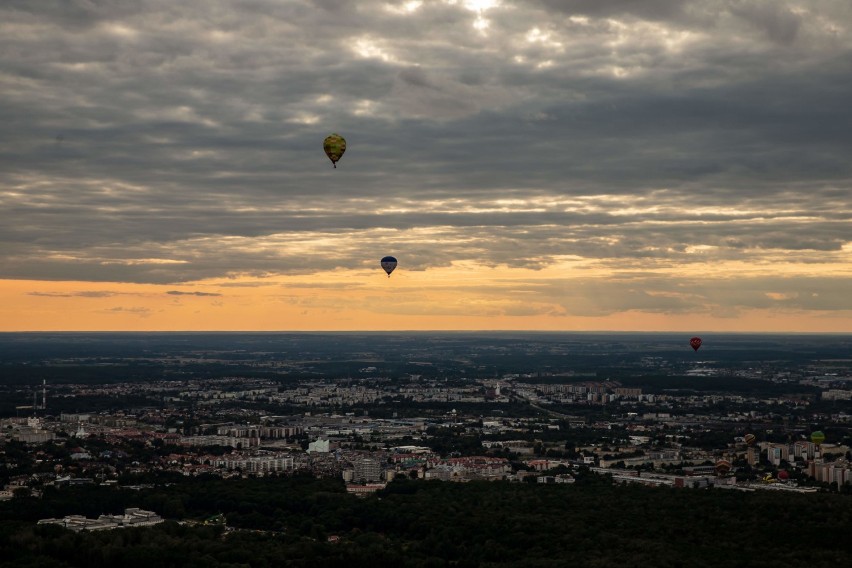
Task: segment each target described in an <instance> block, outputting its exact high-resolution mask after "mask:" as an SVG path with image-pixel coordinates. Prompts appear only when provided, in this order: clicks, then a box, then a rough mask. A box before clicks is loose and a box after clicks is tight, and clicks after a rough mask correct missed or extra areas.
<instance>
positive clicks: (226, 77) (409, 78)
mask: <svg viewBox="0 0 852 568" xmlns="http://www.w3.org/2000/svg"><path fill="white" fill-rule="evenodd" d="M850 100H852V4H850V3H849V2H848V1H847V0H798V1H796V0H793V1H790V2H783V3H782V2H776V1H774V0H699V1H695V2H682V1H679V0H648V1H643V2H633V1H627V0H611V1H602V0H596V1H592V0H559V1H556V0H529V1H525V2H522V1H516V2H511V1H508V0H503V1H500V0H491V1H485V0H480V1H474V0H466V1H465V0H432V1H429V0H423V1H419V2H418V1H406V2H399V1H387V2H385V1H373V0H364V1H359V2H348V1H334V0H315V1H308V0H284V1H281V0H242V1H236V2H208V1H204V2H202V1H201V0H186V1H182V2H169V1H165V0H138V1H135V2H132V3H127V2H119V1H94V0H74V1H60V0H9V1H6V2H3V3H2V5H0V122H2V124H3V125H4V128H2V129H0V278H3V279H31V280H84V281H92V282H129V283H157V284H168V285H175V284H180V283H186V282H193V281H199V280H204V279H210V278H225V277H235V276H241V275H251V276H253V277H266V276H271V275H281V274H295V275H304V274H311V273H315V272H318V271H324V270H330V269H335V268H338V269H343V270H361V269H365V268H370V269H373V270H378V259H379V258H381V257H382V256H384V255H385V254H394V255H395V256H397V258H399V259H400V268H404V269H405V270H415V271H425V270H430V269H435V268H438V267H447V266H450V265H451V264H452V263H454V262H455V263H475V264H476V265H478V266H485V267H507V268H534V269H536V270H544V269H546V268H550V269H553V268H555V267H559V266H562V265H564V263H566V261H568V260H571V261H576V262H578V263H580V264H577V265H573V268H571V269H570V270H569V269H566V270H567V272H566V273H565V278H566V279H567V280H570V281H572V282H574V283H575V284H577V285H576V286H572V287H571V290H572V292H571V294H569V295H567V296H566V294H565V292H564V291H563V288H562V287H561V286H560V285H559V284H553V285H552V286H551V285H544V286H536V287H533V288H532V289H530V290H528V291H527V292H526V294H527V295H528V296H531V297H533V298H535V300H534V301H532V302H530V303H528V304H527V307H525V308H523V309H522V311H523V310H528V309H532V308H529V306H530V305H538V306H541V307H540V309H541V310H542V311H545V312H552V311H553V310H554V309H555V310H556V311H557V312H558V311H559V310H560V309H562V308H558V307H557V308H554V307H553V306H554V305H557V306H562V305H563V304H564V306H565V307H564V309H565V310H566V313H574V314H580V315H582V314H581V312H584V311H585V312H589V313H595V314H598V313H605V312H607V311H609V312H612V311H618V310H631V309H636V310H650V311H654V310H661V311H663V312H670V311H675V312H676V311H678V310H687V309H696V308H694V306H696V305H700V306H705V308H701V309H710V308H707V306H710V305H711V304H712V305H714V306H729V307H730V310H732V312H735V311H736V310H737V309H738V306H744V305H748V306H751V307H756V308H762V307H767V308H773V309H774V308H778V307H786V308H787V309H790V310H827V311H831V310H849V309H850V305H849V302H848V301H847V300H846V299H845V298H846V294H844V292H843V291H844V290H848V289H849V286H850V281H851V280H850V279H852V231H850V226H852V222H851V221H852V219H850V217H852V191H851V190H850V188H852V184H850V180H852V160H850V159H849V157H850V156H852V134H850V133H852V111H850V105H849V101H850ZM331 132H340V133H341V134H343V135H344V136H345V137H346V138H347V141H348V149H347V152H346V155H345V156H344V157H343V159H342V160H341V161H340V163H339V164H338V169H336V170H334V169H332V167H331V164H330V162H328V160H327V159H326V157H325V156H324V155H323V153H322V150H321V144H322V139H323V138H324V137H325V136H326V135H327V134H329V133H331ZM581 265H582V266H581ZM744 267H750V268H744ZM583 270H587V271H588V270H593V271H598V272H596V274H598V276H597V277H594V278H592V277H586V276H585V275H584V273H583ZM749 270H753V271H752V272H749ZM602 274H605V275H606V280H605V281H603V282H602V281H601V278H603V276H601V275H602ZM702 281H704V282H708V281H709V282H713V287H712V290H710V289H701V282H702ZM696 287H697V288H696ZM684 289H687V290H691V292H688V293H687V292H684V291H683V290H684ZM696 289H699V291H696ZM489 290H490V292H487V293H486V294H496V295H498V296H499V295H500V294H502V288H501V287H500V286H499V285H493V286H491V287H490V288H489ZM35 293H37V294H38V293H41V294H56V292H39V291H36V292H35ZM166 293H167V294H170V295H173V296H179V295H196V296H201V295H216V294H218V292H184V291H169V292H166ZM483 293H485V292H483ZM595 293H600V294H601V295H602V297H603V296H605V297H606V298H607V299H606V300H600V301H598V300H597V299H595V298H596V296H595ZM78 295H79V294H78ZM503 299H504V300H506V298H503ZM504 303H506V305H509V304H511V302H508V300H507V302H504ZM418 305H419V306H420V304H418ZM501 305H502V304H501ZM578 305H583V306H584V308H583V309H582V310H580V309H579V308H578V307H577V306H578ZM690 306H693V307H690ZM417 309H418V310H422V309H423V308H422V306H421V307H418V308H417ZM507 309H510V308H507ZM512 309H513V308H512ZM518 309H521V308H518Z"/></svg>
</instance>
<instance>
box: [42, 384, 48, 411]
mask: <svg viewBox="0 0 852 568" xmlns="http://www.w3.org/2000/svg"><path fill="white" fill-rule="evenodd" d="M41 409H42V410H47V379H42V380H41Z"/></svg>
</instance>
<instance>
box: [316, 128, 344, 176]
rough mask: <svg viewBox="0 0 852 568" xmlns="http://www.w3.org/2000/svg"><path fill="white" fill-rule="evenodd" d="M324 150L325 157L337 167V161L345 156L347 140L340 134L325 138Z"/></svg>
mask: <svg viewBox="0 0 852 568" xmlns="http://www.w3.org/2000/svg"><path fill="white" fill-rule="evenodd" d="M322 149H323V150H325V155H326V156H328V159H329V160H331V163H332V164H334V167H335V168H336V167H337V161H338V160H339V159H340V158H341V157H342V156H343V152H345V151H346V140H345V139H344V138H343V136H341V135H340V134H336V133H335V134H331V135H329V136H326V137H325V140H323V141H322Z"/></svg>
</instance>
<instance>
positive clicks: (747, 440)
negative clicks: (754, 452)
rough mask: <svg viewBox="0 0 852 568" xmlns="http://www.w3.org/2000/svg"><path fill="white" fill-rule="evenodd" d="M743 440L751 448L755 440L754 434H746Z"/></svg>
mask: <svg viewBox="0 0 852 568" xmlns="http://www.w3.org/2000/svg"><path fill="white" fill-rule="evenodd" d="M744 439H745V443H746V444H748V445H749V446H751V445H752V444H754V441H755V440H756V439H757V438H755V436H754V434H746V435H745V436H744Z"/></svg>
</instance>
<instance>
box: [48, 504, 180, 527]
mask: <svg viewBox="0 0 852 568" xmlns="http://www.w3.org/2000/svg"><path fill="white" fill-rule="evenodd" d="M162 522H163V518H162V517H160V516H159V515H158V514H157V513H154V512H152V511H144V510H142V509H137V508H130V509H125V510H124V514H123V515H101V516H100V517H98V518H97V519H89V518H86V517H84V516H82V515H69V516H67V517H64V518H62V519H41V520H39V521H38V524H40V525H59V526H62V527H65V528H66V529H71V530H72V531H76V532H79V531H104V530H112V529H121V528H127V527H149V526H152V525H156V524H159V523H162Z"/></svg>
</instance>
